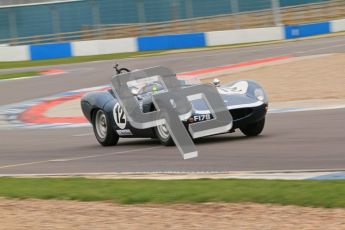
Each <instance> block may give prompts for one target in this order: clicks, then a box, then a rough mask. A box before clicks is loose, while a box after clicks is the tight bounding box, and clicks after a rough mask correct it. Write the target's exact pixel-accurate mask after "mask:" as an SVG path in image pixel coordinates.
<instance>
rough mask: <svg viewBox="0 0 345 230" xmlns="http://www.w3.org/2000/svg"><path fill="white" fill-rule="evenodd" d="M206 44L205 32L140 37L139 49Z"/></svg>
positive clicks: (174, 47)
mask: <svg viewBox="0 0 345 230" xmlns="http://www.w3.org/2000/svg"><path fill="white" fill-rule="evenodd" d="M204 46H206V40H205V34H204V33H191V34H171V35H159V36H145V37H138V48H139V51H147V50H165V49H180V48H192V47H204Z"/></svg>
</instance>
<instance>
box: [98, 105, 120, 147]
mask: <svg viewBox="0 0 345 230" xmlns="http://www.w3.org/2000/svg"><path fill="white" fill-rule="evenodd" d="M92 126H93V132H94V134H95V136H96V139H97V141H98V142H99V143H100V144H101V145H103V146H113V145H116V144H117V142H118V141H119V135H117V133H116V132H115V131H114V129H113V128H112V127H111V122H110V118H109V116H108V115H107V114H106V113H105V112H104V111H103V110H102V109H100V110H97V111H96V112H95V113H94V115H93V117H92Z"/></svg>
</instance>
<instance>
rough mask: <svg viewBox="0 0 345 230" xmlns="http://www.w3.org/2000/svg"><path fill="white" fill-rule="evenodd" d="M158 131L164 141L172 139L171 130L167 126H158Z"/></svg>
mask: <svg viewBox="0 0 345 230" xmlns="http://www.w3.org/2000/svg"><path fill="white" fill-rule="evenodd" d="M157 130H158V133H159V136H161V137H162V138H163V139H168V138H169V137H170V134H169V130H168V128H167V126H166V125H165V124H163V125H158V126H157Z"/></svg>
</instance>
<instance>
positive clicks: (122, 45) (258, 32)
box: [0, 19, 345, 61]
mask: <svg viewBox="0 0 345 230" xmlns="http://www.w3.org/2000/svg"><path fill="white" fill-rule="evenodd" d="M339 31H345V19H339V20H333V21H330V22H319V23H311V24H301V25H288V26H284V27H269V28H254V29H243V30H227V31H211V32H205V33H191V34H172V35H159V36H145V37H138V38H122V39H107V40H92V41H78V42H71V43H69V42H66V43H55V44H40V45H30V46H1V47H0V61H24V60H40V59H49V58H63V57H71V56H86V55H100V54H110V53H125V52H135V51H147V50H164V49H178V48H192V47H204V46H215V45H226V44H238V43H248V42H261V41H270V40H283V39H292V38H301V37H306V36H312V35H318V34H325V33H330V32H339Z"/></svg>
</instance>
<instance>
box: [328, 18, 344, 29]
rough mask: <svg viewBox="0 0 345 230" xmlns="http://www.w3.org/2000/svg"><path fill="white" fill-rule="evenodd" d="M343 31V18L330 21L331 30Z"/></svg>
mask: <svg viewBox="0 0 345 230" xmlns="http://www.w3.org/2000/svg"><path fill="white" fill-rule="evenodd" d="M339 31H345V19H339V20H333V21H331V32H339Z"/></svg>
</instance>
